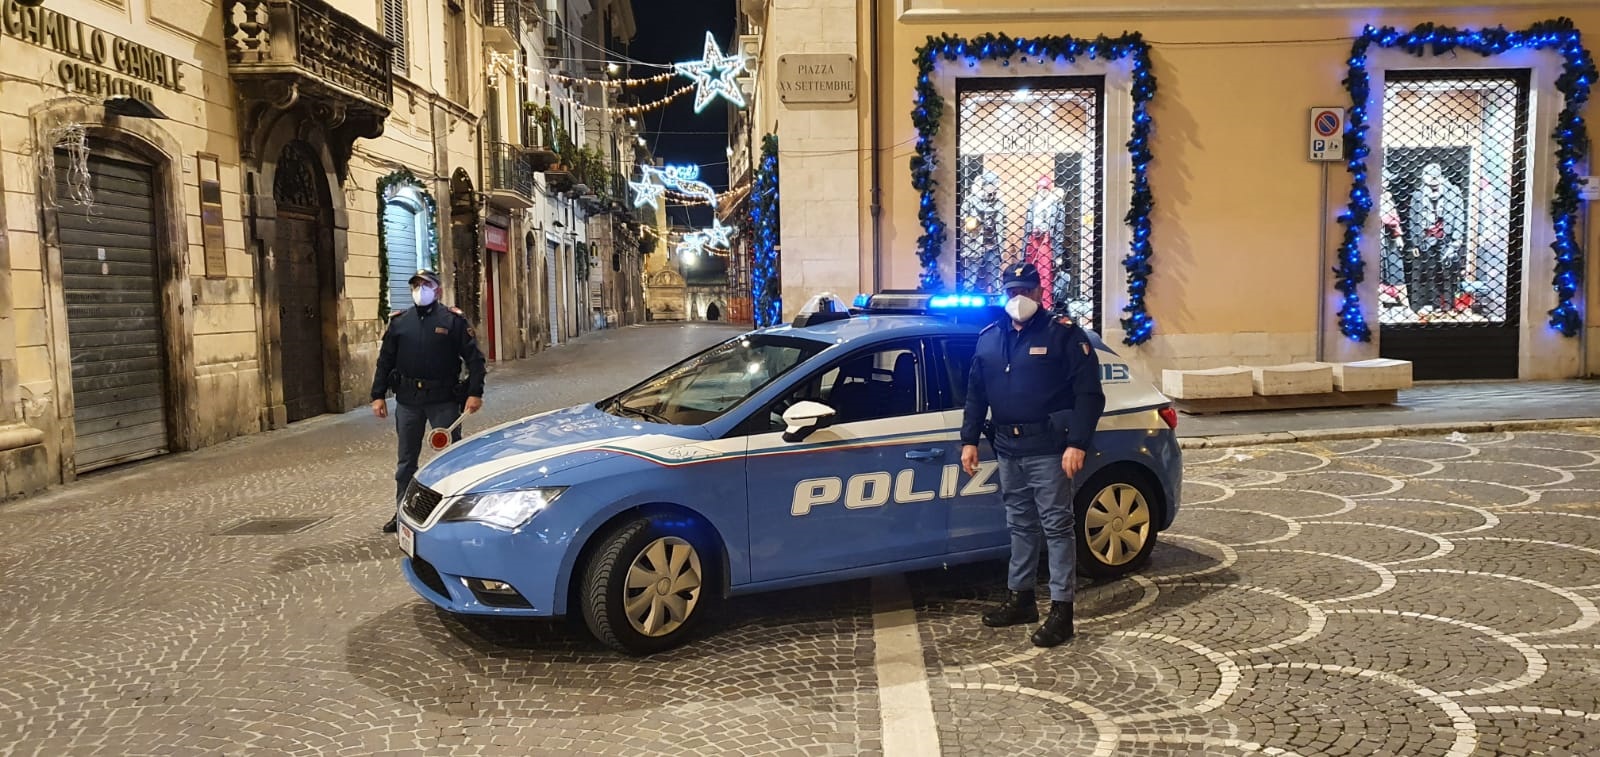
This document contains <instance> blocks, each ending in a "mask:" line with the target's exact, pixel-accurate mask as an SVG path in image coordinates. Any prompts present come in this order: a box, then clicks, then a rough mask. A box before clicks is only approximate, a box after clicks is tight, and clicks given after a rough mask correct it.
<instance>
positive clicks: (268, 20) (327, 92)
mask: <svg viewBox="0 0 1600 757" xmlns="http://www.w3.org/2000/svg"><path fill="white" fill-rule="evenodd" d="M225 13H226V16H225V22H224V29H223V32H224V35H223V36H224V39H225V41H226V44H227V50H228V72H229V75H230V76H231V77H232V78H233V81H234V84H235V85H236V86H237V87H238V88H239V94H240V99H241V104H242V106H243V107H241V109H240V119H241V124H242V125H243V128H244V131H245V139H244V140H243V143H244V147H245V151H246V153H247V154H253V153H254V151H255V148H257V147H259V145H257V144H256V143H255V142H256V139H258V138H259V135H258V134H256V133H255V132H256V130H257V127H265V126H267V122H268V121H269V120H270V119H269V118H268V116H269V115H270V112H271V111H273V110H278V111H291V110H296V109H303V110H304V112H305V113H306V114H307V115H309V116H310V117H311V118H312V119H314V120H315V121H317V122H318V123H319V124H321V125H322V126H323V127H324V128H325V129H327V131H328V133H329V136H330V139H329V142H330V144H331V145H333V146H334V148H335V153H336V158H338V159H339V160H340V161H341V163H342V162H343V161H344V160H346V159H348V155H349V149H350V145H351V144H353V143H354V142H355V140H356V139H363V138H365V139H372V138H375V137H377V136H379V135H381V134H382V133H383V125H384V121H385V119H387V118H388V117H389V110H390V108H391V106H392V105H393V103H394V79H393V74H392V69H391V67H390V58H391V56H392V55H393V49H394V45H393V44H392V43H390V42H389V40H387V39H385V38H384V36H383V35H382V34H379V33H378V32H377V31H374V30H372V29H369V28H367V27H366V26H365V25H363V24H361V23H360V22H358V21H356V20H355V19H353V18H350V17H349V16H347V15H345V14H343V13H341V12H339V11H338V10H336V9H334V8H333V7H332V6H330V5H328V4H327V3H326V2H323V1H322V0H228V2H227V4H226V6H225ZM341 153H342V154H341ZM339 168H340V173H341V175H342V174H343V166H342V165H341V166H340V167H339Z"/></svg>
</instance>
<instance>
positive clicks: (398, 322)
mask: <svg viewBox="0 0 1600 757" xmlns="http://www.w3.org/2000/svg"><path fill="white" fill-rule="evenodd" d="M485 362H486V361H485V359H484V356H483V351H482V350H479V349H478V340H477V339H476V338H475V336H474V334H473V333H472V326H471V324H469V323H467V317H466V316H464V315H462V314H461V311H459V310H456V309H455V308H452V307H446V306H445V305H443V304H441V303H437V302H435V303H433V304H432V305H429V306H427V307H410V308H406V309H405V310H397V311H395V312H394V313H393V314H391V315H390V317H389V328H388V329H387V330H386V331H384V333H383V346H382V347H381V348H379V350H378V370H377V372H376V375H375V376H373V379H372V398H373V399H375V400H381V399H383V398H384V397H385V396H387V395H388V392H389V390H390V389H393V390H394V396H395V399H396V400H397V401H399V402H404V403H406V404H408V405H422V404H432V403H441V402H464V401H466V398H467V397H482V396H483V381H484V378H485V374H487V373H488V369H487V366H486V365H485ZM463 364H465V365H466V367H467V378H466V380H465V381H462V380H461V366H462V365H463Z"/></svg>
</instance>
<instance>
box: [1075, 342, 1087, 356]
mask: <svg viewBox="0 0 1600 757" xmlns="http://www.w3.org/2000/svg"><path fill="white" fill-rule="evenodd" d="M1078 345H1079V346H1080V347H1083V354H1085V355H1087V354H1089V351H1090V350H1089V343H1088V342H1078Z"/></svg>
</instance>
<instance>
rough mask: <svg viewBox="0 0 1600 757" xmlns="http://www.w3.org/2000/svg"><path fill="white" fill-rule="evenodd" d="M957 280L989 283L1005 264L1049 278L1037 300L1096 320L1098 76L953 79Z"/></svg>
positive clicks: (965, 287) (975, 287)
mask: <svg viewBox="0 0 1600 757" xmlns="http://www.w3.org/2000/svg"><path fill="white" fill-rule="evenodd" d="M956 95H957V101H958V109H959V110H958V113H959V116H958V118H959V121H958V124H957V129H958V131H957V152H958V155H959V157H958V159H957V177H956V178H957V183H956V195H957V196H956V207H957V214H958V215H957V224H956V227H955V235H954V236H955V240H956V281H957V283H958V286H959V288H960V290H961V291H975V292H995V291H999V289H1000V282H1001V280H1002V275H1003V274H1002V271H1003V270H1004V268H1005V267H1006V266H1007V265H1010V264H1014V263H1019V262H1029V263H1033V264H1034V265H1035V266H1037V267H1038V269H1039V272H1040V276H1041V278H1042V279H1043V280H1045V281H1048V282H1049V285H1048V286H1046V287H1045V292H1044V306H1045V307H1046V308H1048V309H1050V310H1052V311H1054V312H1056V313H1058V314H1063V315H1069V316H1071V317H1073V318H1074V319H1076V320H1077V321H1078V322H1079V323H1081V324H1083V325H1085V326H1089V327H1092V328H1093V327H1098V324H1099V321H1100V306H1099V304H1100V291H1101V271H1102V263H1103V254H1102V249H1103V240H1102V238H1101V230H1100V219H1099V217H1100V208H1101V186H1102V181H1101V155H1102V153H1103V149H1102V148H1103V133H1102V126H1101V119H1102V100H1103V95H1102V87H1101V82H1100V80H1099V79H1083V78H1050V79H1012V78H1005V79H962V80H958V82H957V86H956Z"/></svg>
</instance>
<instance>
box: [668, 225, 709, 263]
mask: <svg viewBox="0 0 1600 757" xmlns="http://www.w3.org/2000/svg"><path fill="white" fill-rule="evenodd" d="M705 246H706V235H705V232H700V231H691V232H689V233H687V234H684V235H683V239H680V240H678V246H677V247H675V248H673V251H674V252H676V253H678V257H679V258H692V257H694V256H695V255H698V254H700V253H701V252H704V251H705Z"/></svg>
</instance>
